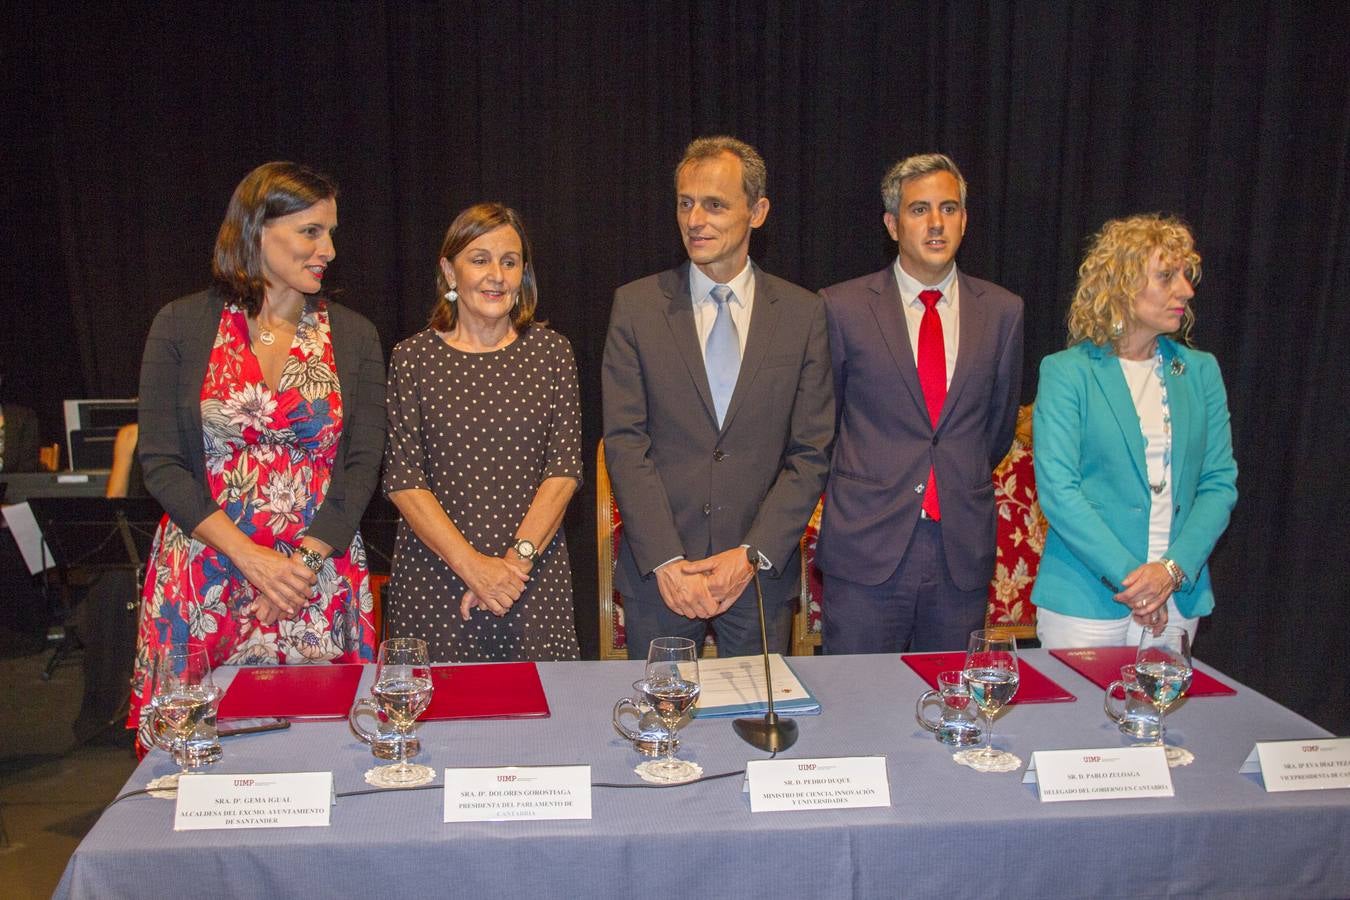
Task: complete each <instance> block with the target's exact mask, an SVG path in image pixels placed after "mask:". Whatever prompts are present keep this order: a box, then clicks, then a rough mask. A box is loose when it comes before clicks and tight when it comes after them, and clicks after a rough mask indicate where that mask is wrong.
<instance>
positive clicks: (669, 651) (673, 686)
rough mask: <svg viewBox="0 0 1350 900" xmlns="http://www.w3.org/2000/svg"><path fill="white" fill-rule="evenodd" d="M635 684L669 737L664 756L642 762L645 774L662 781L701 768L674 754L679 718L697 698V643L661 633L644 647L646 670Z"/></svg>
mask: <svg viewBox="0 0 1350 900" xmlns="http://www.w3.org/2000/svg"><path fill="white" fill-rule="evenodd" d="M637 688H638V690H639V691H641V692H642V696H643V698H644V699H645V700H646V701H647V702H648V703H650V704H651V707H652V709H653V710H655V711H656V714H657V716H659V717H660V719H661V725H662V727H664V728H665V730H666V734H667V735H668V736H669V738H670V740H668V741H667V742H666V755H665V758H664V759H661V760H657V761H654V762H650V763H646V764H645V769H646V771H647V773H648V774H650V775H652V776H654V777H656V778H659V779H661V780H664V781H687V780H688V779H690V778H695V777H697V776H698V775H699V774H700V772H701V770H700V769H699V768H698V767H697V766H695V765H694V764H692V763H688V762H685V761H684V760H681V759H676V758H675V733H676V732H677V731H679V728H680V720H681V719H682V718H683V717H684V715H685V713H687V712H689V710H690V709H691V708H692V707H693V705H694V703H695V701H697V700H698V694H699V681H698V647H697V646H696V645H695V644H694V642H693V641H691V640H690V639H689V638H680V637H663V638H656V639H655V640H653V641H652V643H651V646H650V647H648V649H647V674H646V677H644V678H643V680H642V681H640V682H638V684H637Z"/></svg>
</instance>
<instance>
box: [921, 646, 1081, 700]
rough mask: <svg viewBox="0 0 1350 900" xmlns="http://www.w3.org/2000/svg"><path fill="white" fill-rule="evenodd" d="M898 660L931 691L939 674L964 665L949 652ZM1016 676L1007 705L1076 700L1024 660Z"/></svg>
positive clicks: (963, 660) (959, 655)
mask: <svg viewBox="0 0 1350 900" xmlns="http://www.w3.org/2000/svg"><path fill="white" fill-rule="evenodd" d="M900 658H901V659H903V660H904V661H905V664H906V665H908V666H909V667H910V668H911V669H913V670H914V671H915V672H916V673H917V674H918V676H919V677H920V678H922V679H923V680H924V681H926V682H928V686H929V687H931V688H937V676H938V673H939V672H946V671H948V670H950V669H960V668H963V667H964V666H965V664H966V654H965V653H963V652H961V651H959V650H957V651H955V652H952V653H904V654H901V656H900ZM1017 673H1018V682H1017V693H1016V694H1014V695H1013V698H1012V703H1010V704H1008V705H1009V706H1014V705H1016V704H1018V703H1072V702H1073V701H1075V700H1077V699H1078V698H1077V697H1075V696H1074V695H1073V694H1070V693H1069V692H1068V691H1066V690H1064V688H1062V687H1060V686H1059V685H1058V684H1056V683H1055V682H1053V681H1051V680H1050V679H1049V678H1047V677H1046V676H1045V675H1043V674H1042V673H1041V671H1040V669H1037V668H1036V667H1035V666H1033V665H1032V664H1031V663H1029V662H1027V661H1026V660H1025V659H1020V658H1019V659H1018V660H1017Z"/></svg>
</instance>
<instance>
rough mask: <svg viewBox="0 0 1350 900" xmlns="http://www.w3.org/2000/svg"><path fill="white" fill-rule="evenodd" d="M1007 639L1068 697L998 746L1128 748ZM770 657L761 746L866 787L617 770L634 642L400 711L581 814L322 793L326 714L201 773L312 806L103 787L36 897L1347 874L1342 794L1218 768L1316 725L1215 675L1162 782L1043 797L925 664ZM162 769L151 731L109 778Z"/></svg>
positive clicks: (983, 883) (1225, 891) (330, 762)
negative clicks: (656, 776)
mask: <svg viewBox="0 0 1350 900" xmlns="http://www.w3.org/2000/svg"><path fill="white" fill-rule="evenodd" d="M1022 658H1023V659H1024V660H1027V661H1029V662H1031V663H1032V664H1033V665H1034V666H1035V667H1036V668H1038V669H1039V670H1040V671H1041V672H1043V673H1044V674H1046V675H1047V676H1049V677H1050V678H1051V679H1053V680H1054V681H1056V682H1057V683H1058V684H1060V685H1061V686H1062V687H1064V688H1065V689H1067V690H1068V691H1069V692H1070V693H1072V694H1074V695H1075V696H1076V697H1077V700H1076V701H1075V702H1061V703H1036V704H1029V703H1024V704H1016V705H1014V706H1012V707H1010V708H1008V709H1007V710H1006V711H1005V712H1004V714H1003V715H1002V716H1001V717H1000V719H999V721H998V723H997V727H996V730H995V742H996V744H997V745H998V746H1000V747H1002V748H1004V749H1008V750H1011V751H1013V752H1014V753H1016V754H1018V755H1019V756H1020V757H1022V759H1023V760H1029V759H1030V755H1031V753H1032V752H1033V751H1036V750H1053V749H1079V748H1083V749H1086V748H1112V747H1125V746H1130V745H1131V742H1130V741H1129V740H1128V739H1126V738H1125V737H1124V736H1123V735H1121V734H1120V732H1119V731H1118V730H1117V729H1116V728H1115V726H1114V725H1113V724H1112V723H1110V722H1109V721H1107V719H1106V718H1105V717H1104V716H1103V714H1102V708H1101V700H1102V691H1101V689H1100V688H1098V687H1096V686H1094V685H1093V684H1092V683H1091V682H1090V681H1088V680H1087V679H1086V678H1084V677H1082V676H1080V675H1078V674H1077V673H1076V672H1074V671H1073V670H1072V669H1070V668H1069V667H1067V666H1065V665H1064V664H1062V663H1060V662H1059V661H1058V660H1056V659H1054V658H1052V657H1051V656H1050V655H1049V654H1048V653H1047V652H1046V651H1042V650H1028V651H1024V652H1023V653H1022ZM790 662H791V665H792V666H793V669H794V670H795V671H796V673H797V675H798V676H799V677H800V679H801V680H802V682H803V683H804V684H805V685H806V686H807V687H808V688H809V689H810V690H811V691H812V692H813V693H814V694H815V696H816V697H817V698H818V699H819V701H820V703H821V706H822V711H821V713H820V715H817V716H809V717H801V718H799V719H798V722H799V723H800V729H801V736H800V738H799V740H798V742H797V744H796V745H795V746H793V747H792V748H791V749H790V750H788V751H787V752H786V753H785V754H783V755H782V756H783V758H796V759H803V758H821V757H842V756H884V757H885V759H886V772H887V777H888V779H889V785H890V800H891V804H890V806H889V807H878V808H865V809H829V810H807V811H788V812H760V813H752V812H751V811H750V803H749V799H748V794H747V793H746V792H745V790H744V788H745V785H744V780H743V778H742V777H740V776H739V775H735V776H733V777H727V778H720V779H713V780H704V781H702V782H699V783H694V784H689V785H682V786H677V787H651V788H644V787H639V785H642V784H643V782H641V781H640V780H639V779H638V777H637V776H636V775H635V774H634V772H633V769H634V767H635V766H636V765H637V764H638V763H640V762H641V761H642V759H643V757H641V756H639V754H638V753H637V751H636V750H635V749H634V748H633V746H632V745H631V744H630V743H629V742H628V741H626V740H625V739H624V738H622V737H620V736H619V735H618V734H617V733H616V732H615V731H614V730H613V728H612V727H611V723H610V718H611V709H612V707H613V704H614V702H615V700H617V699H618V698H619V697H621V696H625V695H627V694H629V693H631V683H632V682H633V681H634V680H636V679H637V678H639V677H640V676H641V674H642V664H641V663H640V662H569V663H540V664H539V673H540V677H541V680H542V683H543V685H544V688H545V691H546V693H547V696H548V702H549V705H550V708H551V711H552V715H551V717H549V718H546V719H521V720H476V721H459V722H436V723H425V724H423V725H422V726H421V730H420V734H421V738H422V745H423V749H422V752H421V754H420V755H419V757H418V758H417V759H416V760H415V761H416V762H422V763H426V764H428V765H430V766H432V767H433V768H434V769H435V770H436V771H437V782H438V783H439V782H440V781H441V776H442V774H443V770H444V769H445V768H446V767H460V766H466V767H467V766H504V765H570V764H586V765H589V766H591V778H592V782H593V783H594V784H595V785H596V786H595V787H594V788H593V794H592V818H591V819H589V820H546V821H503V822H478V823H469V824H465V823H450V824H446V823H444V822H443V821H442V818H443V817H442V799H443V796H442V795H443V792H442V791H440V790H420V791H399V790H389V791H384V792H379V793H375V794H366V795H358V796H347V797H342V796H340V795H341V794H342V793H344V792H348V791H359V790H366V789H368V785H367V784H366V783H365V782H364V780H363V774H364V773H365V771H366V770H367V769H369V768H370V767H371V766H372V765H375V764H377V763H378V762H380V761H379V760H375V759H374V758H373V757H372V756H371V754H370V752H369V748H368V747H366V746H365V745H364V744H361V743H360V742H359V741H358V740H357V739H356V738H355V737H353V736H352V734H351V733H350V732H349V731H348V728H347V725H346V723H345V722H342V721H323V722H300V723H296V724H295V725H294V726H293V727H291V728H290V729H289V730H286V731H279V732H271V733H263V734H254V735H243V736H238V737H232V738H225V739H222V743H223V746H224V748H225V754H224V758H223V759H222V760H221V761H220V762H219V763H217V764H216V765H215V766H213V767H211V771H213V772H219V773H235V774H243V773H250V774H252V773H271V772H294V771H331V772H332V773H333V776H334V787H335V790H336V791H337V792H338V794H339V799H338V801H337V803H336V805H335V806H334V807H333V810H332V816H331V824H330V825H329V826H327V827H317V828H289V829H249V830H210V831H184V832H175V831H174V830H173V817H174V803H173V802H172V801H170V800H163V799H155V798H151V797H148V796H145V795H139V796H134V797H128V798H127V799H124V800H121V801H120V802H117V803H116V804H114V805H112V806H111V807H110V808H108V809H107V810H106V811H105V812H104V814H103V816H102V817H101V818H100V819H99V821H98V822H97V824H95V826H94V828H93V830H92V831H90V833H89V834H88V835H87V836H86V838H85V839H84V842H83V843H82V844H81V845H80V846H79V848H78V849H77V850H76V852H75V854H74V856H73V857H72V858H71V860H70V863H69V865H68V867H67V869H66V872H65V874H64V876H63V878H62V880H61V883H60V886H59V887H58V889H57V892H56V896H57V897H63V898H64V897H76V898H83V897H97V898H107V897H123V896H126V897H129V896H175V895H191V896H193V897H199V898H201V897H263V896H280V897H290V896H302V895H303V896H307V897H325V896H336V895H343V896H362V895H365V896H377V895H378V896H395V897H422V896H426V897H436V896H465V897H475V898H477V897H513V898H514V897H531V896H543V897H587V898H605V897H633V896H639V897H644V898H659V897H702V896H706V897H714V896H732V897H775V898H777V897H811V898H820V897H930V896H931V897H936V896H942V897H993V896H998V897H1036V898H1047V897H1116V896H1121V897H1123V896H1129V897H1175V896H1204V897H1211V896H1214V897H1286V896H1287V897H1345V896H1350V790H1321V791H1299V792H1286V793H1267V792H1266V791H1265V789H1264V787H1263V784H1262V781H1261V776H1260V775H1259V774H1240V773H1239V768H1240V766H1241V765H1242V763H1243V760H1244V759H1245V758H1246V757H1247V755H1248V754H1249V753H1250V752H1251V750H1252V748H1253V744H1254V743H1255V742H1256V741H1269V740H1286V739H1289V740H1292V739H1306V738H1316V737H1327V736H1328V734H1327V732H1326V731H1325V730H1323V729H1322V728H1319V727H1318V726H1316V725H1315V724H1313V723H1312V722H1309V721H1308V720H1306V719H1303V718H1301V717H1300V716H1298V715H1296V714H1295V713H1293V712H1291V711H1290V710H1287V709H1285V708H1283V707H1281V706H1280V705H1279V704H1277V703H1275V702H1273V701H1272V700H1270V699H1268V698H1267V697H1264V696H1262V695H1261V694H1259V693H1257V692H1256V691H1253V690H1250V689H1248V688H1246V687H1243V686H1241V685H1239V684H1237V682H1235V681H1234V680H1233V679H1231V678H1228V677H1226V676H1224V675H1223V674H1222V673H1218V672H1214V671H1213V670H1212V669H1209V668H1208V667H1207V666H1205V665H1204V664H1203V663H1197V668H1199V669H1200V670H1202V671H1208V672H1210V673H1211V674H1214V675H1216V676H1217V677H1219V678H1220V679H1221V680H1223V681H1224V682H1225V683H1227V684H1229V685H1232V686H1233V687H1236V688H1237V695H1236V696H1230V697H1210V698H1191V699H1187V700H1185V701H1184V702H1183V703H1182V704H1180V705H1179V706H1177V707H1175V708H1173V710H1171V711H1170V712H1169V714H1168V716H1167V737H1168V740H1169V742H1170V743H1176V744H1179V745H1181V746H1184V747H1186V748H1188V749H1190V750H1191V751H1192V752H1193V753H1194V754H1195V757H1196V759H1195V762H1194V763H1193V764H1191V765H1190V766H1187V767H1184V768H1177V769H1173V770H1172V780H1173V784H1174V786H1175V796H1174V797H1171V798H1151V799H1126V800H1110V801H1103V800H1093V801H1081V802H1060V803H1042V802H1040V800H1039V799H1038V794H1037V788H1036V786H1035V785H1034V784H1024V783H1023V781H1022V776H1023V772H1022V771H1021V770H1019V771H1017V772H1012V773H1007V774H982V773H978V772H975V771H973V770H971V769H969V768H966V767H964V766H959V765H956V764H955V763H954V762H952V760H951V751H950V750H949V749H948V748H947V747H945V746H944V745H942V744H940V743H938V742H937V741H936V740H935V739H934V738H933V736H932V735H930V734H929V733H928V732H926V731H923V730H922V729H921V728H920V727H919V726H918V725H917V724H916V723H915V720H914V715H913V710H914V703H915V700H916V699H917V697H918V696H919V694H920V693H922V692H923V691H924V690H925V689H926V685H925V683H924V682H923V681H922V680H921V679H920V678H919V676H918V675H916V674H915V673H914V672H913V671H912V670H911V669H910V668H909V667H908V666H907V665H906V664H905V663H904V662H903V661H902V660H901V659H900V658H898V657H896V656H893V655H876V656H838V657H793V658H791V660H790ZM369 668H371V669H373V667H369ZM372 676H373V672H366V673H364V674H363V682H362V687H361V690H360V694H361V695H363V694H364V693H365V691H366V688H367V687H368V685H369V682H370V680H371V678H372ZM230 677H232V672H231V671H229V670H221V672H220V673H219V678H218V681H219V682H221V683H224V682H227V681H228V679H229V678H230ZM681 740H682V742H683V745H682V747H681V748H680V756H681V758H684V759H689V760H692V761H694V762H697V763H698V764H699V765H700V766H702V768H703V770H704V773H705V775H709V776H711V775H716V774H719V773H725V772H738V771H739V770H742V769H744V768H745V764H746V762H747V760H754V759H763V758H767V754H765V753H763V752H761V751H758V750H755V749H754V748H752V747H750V746H749V745H748V744H745V743H743V742H742V741H741V740H740V739H739V738H738V737H737V736H736V735H735V733H734V732H733V730H732V725H731V721H730V720H727V719H696V720H694V721H693V722H691V723H690V724H689V725H688V726H687V727H686V728H685V729H684V730H683V731H682V732H681ZM174 769H175V766H174V765H173V763H172V761H171V759H170V758H169V756H168V755H167V754H165V753H163V752H159V751H156V752H153V753H151V754H149V755H148V756H147V757H146V759H145V760H143V761H142V763H141V765H140V767H139V768H138V769H137V770H136V772H135V773H134V774H133V775H132V777H131V779H130V781H129V782H128V783H127V786H126V788H124V793H125V792H126V791H131V790H134V789H138V788H142V787H144V786H145V784H146V782H148V781H149V780H150V779H152V778H154V777H157V776H159V775H164V774H168V773H170V772H172V771H174ZM603 784H619V785H630V786H632V787H631V789H630V788H619V787H606V786H602V785H603Z"/></svg>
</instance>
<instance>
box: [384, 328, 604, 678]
mask: <svg viewBox="0 0 1350 900" xmlns="http://www.w3.org/2000/svg"><path fill="white" fill-rule="evenodd" d="M554 476H568V477H572V478H576V479H577V480H578V481H580V480H581V411H580V407H579V402H578V393H577V369H576V361H575V360H574V359H573V357H572V347H571V344H569V343H568V341H567V339H566V338H564V337H563V336H562V335H560V334H558V333H557V332H555V331H551V330H549V329H548V328H545V327H543V326H539V325H533V326H531V327H530V328H529V329H528V330H527V331H526V332H525V333H524V334H522V335H520V336H519V337H517V338H516V340H515V341H513V342H512V343H511V344H509V345H507V346H506V347H504V348H502V349H500V350H493V351H490V352H487V353H468V352H465V351H463V350H457V349H455V348H454V347H451V346H450V345H449V344H447V343H446V342H445V341H444V340H442V339H441V337H440V336H439V335H437V334H436V332H434V331H432V330H430V329H428V330H426V331H423V332H421V333H419V334H416V335H414V336H412V337H410V338H408V339H407V340H406V341H403V342H402V343H400V344H399V345H398V346H397V347H395V348H394V353H393V356H392V357H391V359H390V366H389V442H388V445H387V448H386V451H385V473H384V490H385V493H392V492H394V491H399V490H406V489H409V488H424V489H426V490H429V491H431V492H432V493H433V494H434V495H435V496H436V499H437V500H439V501H440V504H441V507H442V508H443V509H444V510H445V512H446V514H447V515H449V517H450V520H451V521H452V522H454V523H455V526H456V527H457V528H458V529H459V530H460V532H461V533H462V534H463V535H464V537H465V539H466V540H468V542H469V543H470V544H472V545H473V547H474V549H476V550H477V551H478V552H480V553H484V554H486V555H489V556H502V555H503V554H505V553H506V551H507V550H508V549H509V548H510V547H511V546H512V545H513V544H514V543H515V536H516V529H517V528H518V527H519V526H520V522H521V520H522V519H523V518H524V517H525V511H526V510H527V509H528V508H529V506H530V502H531V501H532V500H533V499H534V495H535V491H536V490H537V489H538V487H539V484H540V483H541V482H542V481H543V480H544V479H545V478H551V477H554ZM464 591H465V586H464V582H463V581H461V580H460V578H459V576H458V575H456V574H455V573H454V571H453V570H451V568H450V567H449V566H448V565H446V564H445V563H444V562H443V561H442V560H441V559H440V557H438V556H437V555H436V554H435V553H433V552H432V551H431V550H430V549H429V548H428V547H427V546H426V545H425V544H423V543H422V541H421V540H419V539H418V537H417V535H416V534H414V533H413V530H412V528H411V527H409V526H408V524H407V522H400V523H399V529H398V542H397V544H396V545H395V548H394V562H393V572H392V574H391V576H390V579H389V585H388V591H387V595H386V603H385V629H384V635H385V637H386V638H390V637H419V638H422V639H424V640H425V641H426V642H427V645H428V647H429V648H430V651H431V658H432V660H434V661H438V662H469V661H491V660H526V659H528V660H549V659H576V658H577V657H578V655H579V650H578V647H577V636H576V628H575V626H574V624H573V620H572V573H571V564H570V562H569V561H568V556H567V543H566V540H565V539H564V537H563V532H562V529H559V530H558V532H557V534H556V535H554V537H553V541H552V542H551V543H550V544H549V546H548V547H546V548H544V549H543V550H542V551H541V555H540V558H539V560H538V561H537V562H536V564H535V566H534V568H533V569H532V570H531V572H530V582H529V584H528V585H527V586H526V588H525V593H524V594H522V595H521V598H520V599H519V600H518V601H517V602H516V604H515V605H514V606H513V607H512V608H511V611H510V612H508V613H507V614H506V615H505V616H502V617H500V618H498V617H497V616H494V615H493V614H492V613H490V612H488V611H486V610H485V609H482V608H475V609H473V610H471V611H470V615H469V621H467V622H465V621H463V620H461V619H460V617H459V602H460V598H461V596H463V594H464Z"/></svg>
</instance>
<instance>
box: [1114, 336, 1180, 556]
mask: <svg viewBox="0 0 1350 900" xmlns="http://www.w3.org/2000/svg"><path fill="white" fill-rule="evenodd" d="M1156 366H1157V360H1155V359H1154V358H1153V357H1149V358H1148V359H1122V360H1120V371H1121V372H1122V373H1123V374H1124V375H1125V384H1126V386H1127V387H1129V389H1130V398H1131V399H1133V400H1134V411H1135V412H1136V413H1138V414H1139V430H1140V431H1142V432H1143V435H1144V462H1145V464H1146V466H1147V468H1146V471H1147V472H1148V481H1149V487H1150V488H1153V490H1150V491H1149V497H1150V499H1151V500H1152V506H1151V507H1150V509H1149V516H1148V559H1149V560H1150V561H1152V560H1157V559H1162V558H1163V557H1164V556H1166V555H1167V547H1168V545H1169V544H1170V543H1171V540H1172V472H1171V469H1170V467H1169V466H1167V465H1166V464H1165V462H1164V456H1165V454H1166V453H1167V444H1168V435H1167V425H1166V422H1165V421H1164V413H1165V410H1164V409H1163V396H1162V383H1161V382H1160V381H1159V380H1158V375H1157V373H1156V372H1155V371H1154V369H1155V368H1156ZM1159 484H1161V485H1162V490H1161V491H1159V490H1156V488H1157V487H1158V485H1159Z"/></svg>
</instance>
